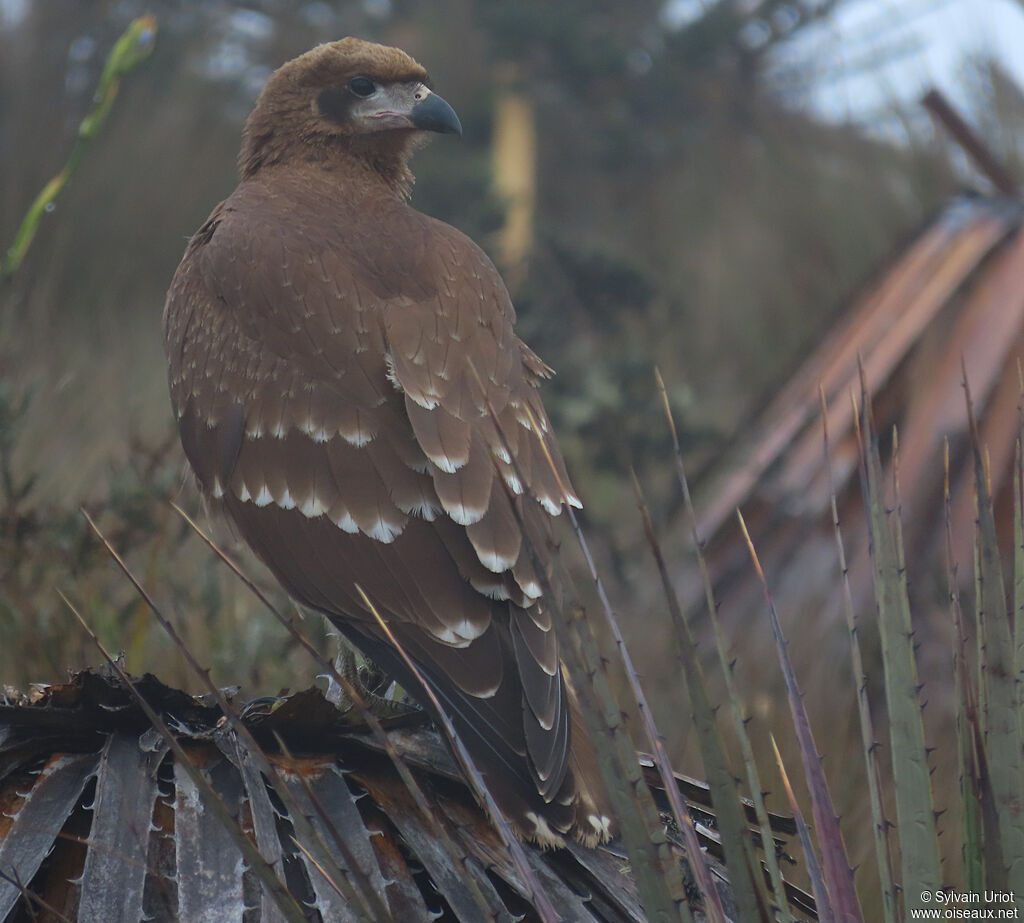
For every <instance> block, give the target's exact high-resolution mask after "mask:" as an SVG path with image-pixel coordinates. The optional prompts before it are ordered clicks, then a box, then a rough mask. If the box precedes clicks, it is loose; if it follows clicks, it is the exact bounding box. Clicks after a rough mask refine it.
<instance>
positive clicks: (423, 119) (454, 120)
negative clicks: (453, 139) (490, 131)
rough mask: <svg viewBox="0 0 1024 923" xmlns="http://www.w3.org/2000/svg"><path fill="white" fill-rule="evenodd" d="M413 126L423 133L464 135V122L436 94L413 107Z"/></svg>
mask: <svg viewBox="0 0 1024 923" xmlns="http://www.w3.org/2000/svg"><path fill="white" fill-rule="evenodd" d="M410 119H411V121H412V124H413V125H414V126H415V127H416V128H418V129H420V130H421V131H434V132H437V133H438V134H442V135H459V136H460V137H461V135H462V122H460V121H459V117H458V116H457V115H456V114H455V110H454V109H453V108H452V107H451V106H449V105H448V103H446V102H445V101H444V100H443V99H442V98H441V97H440V96H438V95H437V94H436V93H431V94H430V96H428V97H427V98H426V99H425V100H423V101H422V102H419V103H417V104H416V105H415V106H413V107H412V113H411V114H410Z"/></svg>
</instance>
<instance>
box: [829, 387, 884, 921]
mask: <svg viewBox="0 0 1024 923" xmlns="http://www.w3.org/2000/svg"><path fill="white" fill-rule="evenodd" d="M819 393H820V396H821V419H822V428H823V436H824V443H825V466H826V468H827V469H828V479H829V494H830V502H831V507H832V527H833V531H834V532H835V539H836V550H837V553H838V555H839V571H840V573H841V574H842V578H843V612H844V614H845V616H846V627H847V631H848V632H849V635H850V659H851V661H852V664H853V677H854V681H855V682H856V684H857V712H858V716H859V718H860V733H861V748H862V749H863V751H864V768H865V776H866V778H867V782H868V796H869V798H870V801H871V820H872V827H873V829H872V833H873V835H874V843H875V862H876V863H877V866H878V877H879V882H880V884H881V889H882V914H883V916H884V918H885V921H886V923H895V920H896V889H895V887H894V886H893V881H892V854H891V852H890V850H889V822H888V820H886V817H885V809H884V807H883V803H882V781H881V772H880V769H879V765H878V747H877V745H876V742H875V728H874V721H873V720H872V718H871V702H870V701H869V698H868V677H867V674H866V672H865V670H864V659H863V657H862V656H861V649H860V632H859V629H858V626H857V615H856V613H855V611H854V606H853V595H852V592H851V590H850V577H849V572H848V570H847V565H846V547H845V544H844V542H843V534H842V531H841V529H840V527H839V504H838V501H837V499H836V491H835V481H834V479H833V475H832V453H831V451H830V447H829V433H828V407H827V404H826V401H825V391H824V389H820V390H819Z"/></svg>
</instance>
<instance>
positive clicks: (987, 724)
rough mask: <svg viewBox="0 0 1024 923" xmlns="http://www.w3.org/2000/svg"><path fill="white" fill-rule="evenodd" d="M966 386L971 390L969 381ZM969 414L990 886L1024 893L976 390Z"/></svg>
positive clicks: (1014, 692)
mask: <svg viewBox="0 0 1024 923" xmlns="http://www.w3.org/2000/svg"><path fill="white" fill-rule="evenodd" d="M964 387H965V389H966V387H967V385H966V379H965V383H964ZM967 412H968V421H969V423H970V429H971V444H972V449H973V454H974V476H975V488H976V491H977V504H978V506H977V513H978V532H977V546H978V550H977V555H976V561H977V565H978V571H977V574H978V580H977V582H978V590H979V595H978V636H979V644H980V646H981V647H980V650H981V660H980V674H981V683H982V686H983V689H984V694H985V699H984V701H985V707H984V708H983V710H982V712H981V717H982V727H983V732H984V744H985V752H986V757H987V760H988V770H989V775H988V778H989V781H990V784H991V786H992V794H993V797H994V799H995V804H996V811H997V818H998V823H999V833H998V835H999V843H1000V846H1001V847H1002V864H1003V867H1002V868H991V867H989V868H987V869H986V886H987V887H989V888H993V887H994V888H1001V889H1010V890H1014V891H1016V893H1018V894H1024V779H1022V777H1021V728H1020V717H1019V694H1018V688H1017V687H1018V682H1017V675H1016V672H1015V659H1016V650H1015V647H1014V643H1013V632H1012V631H1011V628H1010V613H1009V610H1008V607H1007V603H1006V589H1005V584H1004V583H1003V569H1002V562H1001V560H1000V553H999V542H998V539H997V537H996V524H995V516H994V514H993V510H992V492H991V485H990V480H989V472H988V466H987V464H986V463H985V458H984V456H983V451H982V447H981V445H980V444H979V441H978V431H977V427H976V425H975V420H974V411H973V407H972V406H971V398H970V391H968V392H967Z"/></svg>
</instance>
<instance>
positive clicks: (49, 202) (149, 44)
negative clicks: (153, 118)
mask: <svg viewBox="0 0 1024 923" xmlns="http://www.w3.org/2000/svg"><path fill="white" fill-rule="evenodd" d="M155 39H156V17H155V16H152V15H146V16H140V17H139V18H138V19H135V20H132V22H131V24H130V25H129V26H128V28H127V29H125V31H124V33H123V34H122V35H121V37H120V38H119V39H118V40H117V41H116V42H115V43H114V47H113V48H112V49H111V51H110V54H109V55H108V56H107V61H106V64H105V65H104V67H103V73H102V74H101V75H100V80H99V83H98V84H97V86H96V92H95V94H94V95H93V102H92V108H91V109H90V110H89V112H88V113H87V114H86V116H85V118H84V119H82V121H81V123H80V124H79V126H78V137H77V138H76V139H75V146H74V147H73V148H72V149H71V154H70V155H69V156H68V160H67V163H66V164H64V167H63V169H62V170H61V171H60V172H59V173H58V174H57V175H56V176H54V177H53V179H51V180H50V181H49V182H48V183H47V184H46V185H45V186H44V187H43V188H42V191H41V192H40V193H39V195H37V196H36V198H35V201H34V202H33V203H32V204H31V206H29V209H28V211H27V212H26V213H25V217H24V218H23V219H22V222H21V226H20V227H19V228H18V231H17V233H16V234H15V235H14V242H13V243H12V244H11V246H10V247H9V248H8V250H7V256H6V259H5V260H4V261H3V263H2V264H0V282H3V281H6V280H8V279H10V277H11V276H13V275H14V273H15V272H17V271H18V268H19V267H20V266H21V264H22V261H23V260H24V259H25V254H26V253H28V249H29V247H31V246H32V241H33V240H34V239H35V236H36V231H38V230H39V224H40V222H42V220H43V216H44V215H46V214H47V213H49V212H51V211H53V208H54V204H55V203H56V201H57V198H58V197H59V196H60V194H61V193H62V192H63V191H64V187H65V186H66V185H67V183H68V180H70V179H71V177H72V175H73V174H74V172H75V170H76V169H78V165H79V163H80V162H81V160H82V157H83V156H84V154H85V151H86V149H87V148H88V146H89V142H91V141H92V140H93V139H94V138H95V137H96V135H97V134H99V130H100V128H102V127H103V123H104V122H105V121H106V119H107V116H108V115H109V114H110V110H111V107H112V106H113V105H114V100H115V99H116V98H117V91H118V90H119V89H120V86H121V78H122V77H125V76H127V75H128V74H130V73H131V72H132V71H133V70H135V68H137V67H138V66H139V65H140V64H142V63H143V62H144V61H145V60H146V59H147V58H148V57H149V56H150V54H151V53H152V51H153V43H154V40H155Z"/></svg>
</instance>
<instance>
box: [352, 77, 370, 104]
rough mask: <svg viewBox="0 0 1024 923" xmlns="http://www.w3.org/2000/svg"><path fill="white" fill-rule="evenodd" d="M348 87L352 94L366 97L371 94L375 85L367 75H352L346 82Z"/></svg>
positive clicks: (362, 97) (361, 97)
mask: <svg viewBox="0 0 1024 923" xmlns="http://www.w3.org/2000/svg"><path fill="white" fill-rule="evenodd" d="M348 88H349V90H350V91H351V93H352V94H353V95H354V96H358V97H359V98H360V99H366V97H367V96H373V94H374V92H375V91H376V89H377V85H376V84H375V83H374V82H373V81H372V80H371V79H370V78H369V77H353V78H352V79H351V80H350V81H349V82H348Z"/></svg>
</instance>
